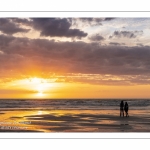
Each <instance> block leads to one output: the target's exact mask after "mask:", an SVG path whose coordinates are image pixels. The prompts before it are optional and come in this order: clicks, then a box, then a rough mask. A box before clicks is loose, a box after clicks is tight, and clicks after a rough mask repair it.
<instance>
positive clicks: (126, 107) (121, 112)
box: [120, 101, 129, 117]
mask: <svg viewBox="0 0 150 150" xmlns="http://www.w3.org/2000/svg"><path fill="white" fill-rule="evenodd" d="M128 110H129V106H128V103H127V102H125V105H124V102H123V101H121V103H120V117H121V115H122V116H123V117H124V111H125V114H126V117H127V116H128V117H129V114H128Z"/></svg>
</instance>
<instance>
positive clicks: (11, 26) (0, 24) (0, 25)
mask: <svg viewBox="0 0 150 150" xmlns="http://www.w3.org/2000/svg"><path fill="white" fill-rule="evenodd" d="M0 31H1V32H2V33H5V34H10V35H12V34H14V33H18V32H28V31H29V30H28V29H24V28H21V27H19V26H18V25H16V24H15V23H14V22H12V21H11V19H6V18H0Z"/></svg>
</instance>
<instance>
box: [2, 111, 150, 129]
mask: <svg viewBox="0 0 150 150" xmlns="http://www.w3.org/2000/svg"><path fill="white" fill-rule="evenodd" d="M129 115H130V117H120V116H119V110H11V111H8V110H7V111H6V110H3V111H1V112H0V132H150V127H149V125H150V111H147V110H131V111H130V112H129Z"/></svg>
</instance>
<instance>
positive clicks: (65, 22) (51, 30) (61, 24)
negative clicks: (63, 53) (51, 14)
mask: <svg viewBox="0 0 150 150" xmlns="http://www.w3.org/2000/svg"><path fill="white" fill-rule="evenodd" d="M33 27H34V28H35V29H36V30H39V31H40V32H41V36H52V37H53V36H54V37H56V36H59V37H79V38H82V37H86V36H87V35H88V34H87V33H85V32H83V31H81V30H79V29H71V22H70V20H69V19H66V18H64V19H59V18H33Z"/></svg>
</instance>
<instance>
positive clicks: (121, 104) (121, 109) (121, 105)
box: [120, 101, 124, 117]
mask: <svg viewBox="0 0 150 150" xmlns="http://www.w3.org/2000/svg"><path fill="white" fill-rule="evenodd" d="M123 109H124V102H123V101H121V102H120V117H121V115H123V117H124V110H123Z"/></svg>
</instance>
